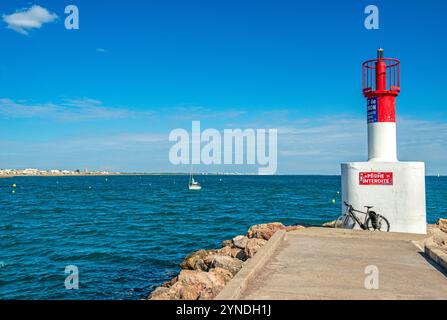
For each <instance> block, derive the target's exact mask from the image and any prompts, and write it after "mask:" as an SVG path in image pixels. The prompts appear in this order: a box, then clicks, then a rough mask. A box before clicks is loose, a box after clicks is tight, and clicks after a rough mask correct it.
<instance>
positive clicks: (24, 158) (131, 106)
mask: <svg viewBox="0 0 447 320" xmlns="http://www.w3.org/2000/svg"><path fill="white" fill-rule="evenodd" d="M369 4H374V5H376V6H377V7H378V8H379V13H380V14H379V19H380V20H379V26H380V29H379V30H367V29H366V28H365V27H364V20H365V18H366V16H367V15H366V14H365V13H364V9H365V7H366V6H367V5H369ZM67 5H76V6H77V7H78V9H79V18H80V20H79V30H67V29H66V28H65V26H64V21H65V18H66V17H67V14H65V13H64V10H65V7H66V6H67ZM446 10H447V2H446V1H443V0H427V1H424V2H421V1H411V0H410V1H409V0H406V1H399V0H393V1H378V0H374V1H362V0H340V1H322V0H314V1H282V0H275V1H273V0H256V1H252V0H238V1H236V0H226V1H218V0H203V1H197V0H190V1H172V0H157V1H154V0H149V1H142V0H140V1H138V0H127V1H119V0H116V1H99V0H95V1H91V0H70V1H61V0H47V1H43V0H42V1H33V2H29V1H10V0H8V1H2V2H1V3H0V17H1V19H0V39H1V41H2V46H1V50H0V168H22V169H24V168H38V169H54V168H57V169H68V170H75V169H86V168H87V169H89V170H115V171H128V172H129V171H131V172H188V171H189V166H188V165H179V166H175V165H173V164H171V163H170V161H169V149H170V148H171V146H172V145H173V142H170V141H169V140H168V137H169V133H170V132H171V131H172V130H173V129H176V128H184V129H186V130H188V131H191V122H192V121H193V120H199V121H201V127H202V129H205V128H215V129H217V130H224V129H232V128H233V129H234V128H241V129H245V128H253V129H260V128H275V129H277V130H278V171H277V173H278V174H339V173H340V163H341V162H346V161H364V160H366V159H367V138H366V102H365V99H364V97H363V96H362V93H361V85H362V83H361V64H362V62H363V61H365V60H368V59H372V58H375V55H376V52H375V51H376V49H377V48H379V47H383V48H384V49H385V56H387V57H394V58H398V59H400V60H401V94H400V95H399V97H398V98H397V126H398V157H399V159H400V160H401V161H410V160H411V161H424V162H426V168H427V174H437V173H440V174H447V161H446V160H447V149H446V142H447V111H446V109H445V98H444V92H445V87H446V84H447V83H446V82H447V80H446V79H447V78H446V74H447V64H446V62H445V59H444V57H445V56H446V46H447V41H446V40H447V39H446V38H447V32H446V31H447V30H446V29H447V27H446V25H445V23H444V15H445V12H446ZM24 13H26V14H25V15H23V14H24ZM195 170H197V171H203V172H216V171H219V172H234V171H240V172H256V171H257V166H240V167H239V166H231V165H221V166H216V165H212V166H206V165H199V166H197V168H196V169H195Z"/></svg>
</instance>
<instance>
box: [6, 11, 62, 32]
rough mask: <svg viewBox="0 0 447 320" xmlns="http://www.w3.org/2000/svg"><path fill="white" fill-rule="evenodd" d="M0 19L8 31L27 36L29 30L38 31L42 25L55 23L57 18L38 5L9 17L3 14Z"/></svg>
mask: <svg viewBox="0 0 447 320" xmlns="http://www.w3.org/2000/svg"><path fill="white" fill-rule="evenodd" d="M2 18H3V21H4V22H5V23H6V24H7V27H8V28H9V29H12V30H14V31H16V32H18V33H21V34H24V35H28V33H29V31H30V30H32V29H40V28H41V27H42V25H43V24H45V23H50V22H54V21H56V20H57V19H58V16H57V14H55V13H51V12H49V11H48V10H47V9H45V8H43V7H41V6H39V5H33V6H32V7H30V8H25V9H21V10H18V11H17V12H15V13H12V14H9V15H6V14H4V15H2Z"/></svg>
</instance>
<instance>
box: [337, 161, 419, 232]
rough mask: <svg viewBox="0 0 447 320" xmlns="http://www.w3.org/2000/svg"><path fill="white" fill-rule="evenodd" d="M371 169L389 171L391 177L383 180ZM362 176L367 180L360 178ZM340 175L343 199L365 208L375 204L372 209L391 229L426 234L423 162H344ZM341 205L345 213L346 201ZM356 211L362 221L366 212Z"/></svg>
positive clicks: (388, 174)
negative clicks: (388, 223) (382, 217)
mask: <svg viewBox="0 0 447 320" xmlns="http://www.w3.org/2000/svg"><path fill="white" fill-rule="evenodd" d="M371 172H375V173H387V177H388V179H385V180H383V179H381V177H383V175H380V174H373V175H372V176H369V175H368V174H367V173H371ZM365 173H366V175H365ZM390 173H392V179H391V180H392V181H391V180H390V179H389V177H390V176H391V174H390ZM360 176H362V177H363V178H364V177H367V179H362V181H360ZM341 177H342V178H341V185H342V199H343V201H346V202H347V203H349V204H351V205H352V206H353V207H354V209H357V210H361V211H366V209H365V207H364V206H374V208H373V209H372V210H373V211H375V212H376V213H378V214H380V215H383V216H384V217H385V218H387V219H388V221H389V222H390V231H391V232H406V233H419V234H426V233H427V220H426V209H425V165H424V163H423V162H351V163H343V164H342V165H341ZM377 178H378V179H377ZM342 206H343V208H342V213H343V214H344V213H345V212H346V206H345V205H344V204H343V202H342ZM356 214H357V216H358V217H359V218H360V219H361V220H362V222H363V219H364V217H365V215H363V214H361V213H356ZM356 228H358V226H356Z"/></svg>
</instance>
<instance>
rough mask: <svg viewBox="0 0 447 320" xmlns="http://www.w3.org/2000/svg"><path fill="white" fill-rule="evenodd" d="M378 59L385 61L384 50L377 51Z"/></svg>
mask: <svg viewBox="0 0 447 320" xmlns="http://www.w3.org/2000/svg"><path fill="white" fill-rule="evenodd" d="M377 59H383V49H382V48H379V49H377Z"/></svg>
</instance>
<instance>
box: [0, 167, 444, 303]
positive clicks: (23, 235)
mask: <svg viewBox="0 0 447 320" xmlns="http://www.w3.org/2000/svg"><path fill="white" fill-rule="evenodd" d="M196 180H198V181H199V182H200V183H201V185H202V187H203V189H202V190H200V191H189V190H188V176H184V175H127V176H125V175H114V176H76V177H68V176H67V177H14V178H8V179H0V299H98V300H103V299H119V300H121V299H131V300H134V299H142V298H146V297H147V296H148V295H149V294H150V292H151V291H152V290H153V289H154V288H155V287H156V286H158V285H161V284H162V283H163V282H165V281H167V280H169V279H171V278H172V277H174V276H175V275H176V274H177V273H178V271H179V266H178V265H179V263H180V262H181V261H182V259H183V258H184V257H185V256H186V255H187V254H188V253H191V252H192V251H195V250H198V249H202V248H219V247H220V243H221V241H222V240H225V239H231V238H232V237H234V236H236V235H238V234H245V233H246V231H247V229H248V228H249V227H250V226H251V225H254V224H258V223H266V222H273V221H279V222H282V223H284V224H285V225H293V224H303V225H321V224H322V223H324V222H327V221H330V220H334V219H335V218H336V217H337V216H339V215H340V213H341V200H340V191H341V190H340V176H255V175H253V176H250V175H246V176H238V175H202V176H197V177H196ZM13 184H15V185H16V187H15V188H14V187H13ZM426 185H427V219H428V222H429V223H434V222H436V220H437V219H438V218H440V217H446V216H447V177H439V178H438V177H427V178H426ZM73 276H76V278H77V280H78V282H77V283H78V286H77V287H76V286H73V283H74V282H73V281H74V278H73ZM67 280H70V281H71V282H70V281H69V282H68V286H67ZM70 284H71V285H70Z"/></svg>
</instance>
